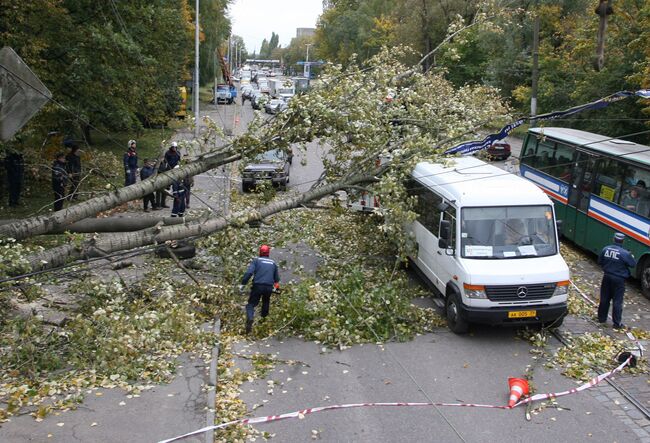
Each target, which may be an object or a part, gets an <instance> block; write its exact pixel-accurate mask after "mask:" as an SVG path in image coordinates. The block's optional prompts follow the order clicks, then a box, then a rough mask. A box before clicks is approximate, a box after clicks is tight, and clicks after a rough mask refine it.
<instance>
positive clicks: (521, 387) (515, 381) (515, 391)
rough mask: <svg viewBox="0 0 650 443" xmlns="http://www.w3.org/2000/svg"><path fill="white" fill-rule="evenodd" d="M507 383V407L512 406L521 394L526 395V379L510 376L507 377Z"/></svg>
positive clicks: (527, 389) (527, 390)
mask: <svg viewBox="0 0 650 443" xmlns="http://www.w3.org/2000/svg"><path fill="white" fill-rule="evenodd" d="M508 385H509V386H510V399H509V400H508V407H509V408H512V407H513V406H514V405H515V404H516V403H517V402H518V401H519V399H520V398H521V396H522V395H528V392H529V388H528V381H527V380H524V379H523V378H514V377H511V378H509V379H508Z"/></svg>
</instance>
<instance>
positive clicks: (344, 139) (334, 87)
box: [0, 48, 508, 270]
mask: <svg viewBox="0 0 650 443" xmlns="http://www.w3.org/2000/svg"><path fill="white" fill-rule="evenodd" d="M409 51H410V50H409V49H408V48H392V49H391V50H390V51H388V50H386V51H384V52H382V53H381V54H379V55H377V56H376V57H374V58H373V59H372V60H371V61H370V62H369V63H370V66H369V67H360V66H358V65H355V64H352V65H350V66H349V67H347V68H345V69H343V68H342V67H341V66H330V67H328V69H327V70H326V72H325V74H324V75H323V82H322V86H321V87H319V88H316V89H315V90H313V91H311V92H310V93H309V94H304V95H301V96H297V97H295V98H294V99H293V100H292V101H291V103H290V105H289V109H288V110H286V111H284V112H282V113H280V114H277V116H276V117H275V118H273V119H271V120H269V121H267V122H263V121H262V120H261V119H260V118H257V119H255V120H254V121H253V122H252V124H251V125H249V127H248V129H247V131H246V132H245V133H244V134H243V135H240V136H238V137H236V138H235V139H233V140H231V142H230V143H229V144H228V145H227V146H223V147H220V148H218V152H215V151H212V152H210V153H208V154H206V155H204V156H202V157H200V158H198V159H197V160H196V161H194V162H192V163H189V164H187V165H185V166H183V167H181V168H179V169H175V170H172V171H169V172H166V173H164V174H161V175H159V176H156V177H154V178H152V179H149V180H145V181H143V182H140V183H138V184H136V185H132V186H129V187H127V188H122V189H119V190H117V191H115V192H111V193H108V194H107V195H104V196H100V197H97V198H94V199H91V200H88V201H86V202H83V203H80V204H77V205H75V206H72V207H70V208H68V209H67V210H65V211H60V212H59V213H54V214H52V215H48V216H39V217H35V218H31V219H27V220H24V221H21V222H19V223H12V224H9V225H5V226H0V235H3V236H6V237H14V238H19V239H20V238H26V237H28V236H32V235H38V234H43V233H46V232H49V231H51V230H53V229H65V228H66V227H67V226H70V225H71V223H73V222H76V221H78V220H81V219H84V218H86V217H89V216H94V215H96V214H97V212H99V211H103V210H106V209H110V208H111V207H113V206H115V205H117V204H122V203H124V202H126V201H130V200H134V199H137V198H141V197H142V196H144V195H146V194H149V193H151V192H153V191H154V190H156V189H161V188H164V187H166V186H169V184H171V183H172V182H173V181H174V180H181V179H183V178H184V177H187V176H192V175H196V174H198V173H201V172H203V171H207V170H209V169H212V168H215V167H217V166H219V165H224V164H227V163H230V162H233V161H236V160H240V159H241V160H242V161H245V160H247V159H249V158H251V156H253V155H256V154H257V153H259V152H261V151H262V150H267V149H284V150H288V149H295V148H298V149H305V147H306V143H307V142H310V141H313V140H319V142H320V143H321V144H327V146H328V149H327V154H325V155H324V157H323V158H322V160H323V164H324V171H323V174H322V175H321V177H320V178H319V180H318V181H317V182H316V183H315V185H316V187H315V188H313V189H312V190H310V191H309V192H307V193H305V194H301V195H298V196H294V197H290V198H288V199H285V200H282V201H278V202H273V203H269V204H268V205H265V206H263V207H261V208H258V209H251V210H249V211H244V212H243V213H242V212H240V213H237V214H235V215H234V216H232V217H229V218H209V219H202V220H197V221H194V222H189V223H185V224H184V225H177V226H169V227H160V226H157V227H153V228H149V229H145V230H141V231H137V232H129V233H120V234H113V235H110V236H101V235H96V236H94V237H93V238H92V239H90V240H88V241H82V242H81V244H70V245H66V246H63V247H61V248H55V249H53V250H50V251H46V252H44V253H42V254H39V255H38V256H34V257H30V259H29V261H30V263H31V265H32V270H38V269H50V268H55V267H57V266H60V265H62V264H64V263H66V262H68V261H73V260H77V259H80V258H84V257H96V256H102V254H108V253H111V252H115V251H120V250H126V249H131V248H136V247H139V246H143V245H151V244H155V243H161V242H165V241H167V240H173V239H181V238H185V237H192V236H197V235H198V236H200V235H206V234H209V233H211V232H215V231H216V230H219V229H223V228H224V227H226V226H232V225H237V224H238V223H245V222H247V221H255V220H258V219H261V218H263V217H266V216H268V215H272V214H273V213H276V212H278V211H282V210H286V209H290V208H292V207H295V206H297V205H300V204H304V203H306V202H308V201H311V200H314V199H317V198H320V197H322V196H325V195H328V194H330V193H331V192H334V191H336V190H339V189H345V188H350V187H353V186H354V185H358V184H362V183H364V182H365V181H368V180H371V178H373V177H375V176H376V174H375V171H376V166H375V160H376V159H377V157H378V156H379V155H381V154H386V155H390V156H391V157H392V158H393V161H392V163H391V167H390V170H388V171H386V173H384V174H382V176H381V177H380V178H379V181H378V182H377V183H375V184H374V185H373V186H374V189H375V192H377V193H379V195H381V199H382V207H383V208H384V209H385V210H386V211H387V212H389V213H390V214H391V216H390V217H389V218H387V223H386V224H385V227H384V228H383V229H384V230H385V233H386V234H387V235H389V236H391V237H394V238H395V240H396V242H397V243H398V245H400V246H401V247H402V249H403V247H404V245H405V244H406V243H407V242H406V240H404V239H403V238H402V237H401V231H402V229H401V226H402V225H403V223H404V222H405V221H407V220H408V219H409V217H412V212H410V207H411V206H410V205H411V204H412V203H413V199H412V198H409V197H408V195H407V192H406V189H405V188H404V185H403V184H404V181H405V179H406V178H407V176H408V174H409V172H410V170H411V169H412V168H413V166H414V165H415V164H416V163H418V162H419V161H422V160H424V159H426V160H429V161H438V160H440V159H442V158H443V157H442V152H443V151H444V148H445V145H446V144H448V143H451V141H453V140H457V139H458V138H459V137H465V136H467V134H468V133H472V131H476V130H477V129H479V128H482V127H484V126H485V125H486V123H489V122H493V123H494V124H501V123H502V122H503V120H504V119H506V118H507V111H508V108H507V107H506V106H505V105H504V104H502V103H501V101H500V100H499V97H498V91H495V90H493V89H491V88H488V87H484V86H464V87H462V88H455V87H454V86H453V85H452V84H451V83H450V82H449V81H447V80H446V79H445V78H444V77H443V76H442V75H439V74H425V73H418V72H413V73H411V74H410V75H409V76H408V77H406V78H405V79H403V80H401V83H400V84H399V85H395V84H394V82H393V79H394V78H395V76H397V75H398V74H399V73H402V72H405V71H407V70H408V67H407V66H405V65H404V64H403V63H401V62H400V57H402V56H404V54H407V53H409ZM350 171H352V173H353V174H354V175H351V174H352V173H351V172H350ZM76 241H77V242H78V240H76Z"/></svg>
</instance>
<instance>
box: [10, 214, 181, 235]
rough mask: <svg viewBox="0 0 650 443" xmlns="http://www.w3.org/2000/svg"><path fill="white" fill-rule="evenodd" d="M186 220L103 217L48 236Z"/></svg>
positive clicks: (86, 220) (176, 218)
mask: <svg viewBox="0 0 650 443" xmlns="http://www.w3.org/2000/svg"><path fill="white" fill-rule="evenodd" d="M185 221H186V220H184V219H182V218H178V217H119V216H118V217H102V218H86V219H84V220H80V221H78V222H75V223H72V224H70V225H66V226H65V227H59V228H54V229H51V230H49V231H48V232H47V234H64V233H66V232H70V233H72V234H93V233H96V232H97V233H99V232H130V231H140V230H142V229H146V228H151V227H153V226H156V225H158V224H162V225H180V224H183V223H185ZM16 222H18V220H0V226H1V225H6V224H9V223H16Z"/></svg>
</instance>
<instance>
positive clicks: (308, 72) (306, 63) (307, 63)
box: [304, 43, 313, 87]
mask: <svg viewBox="0 0 650 443" xmlns="http://www.w3.org/2000/svg"><path fill="white" fill-rule="evenodd" d="M306 46H307V57H306V60H305V70H304V74H306V75H305V77H307V87H309V82H310V81H311V65H310V64H309V47H310V46H313V43H307V45H306Z"/></svg>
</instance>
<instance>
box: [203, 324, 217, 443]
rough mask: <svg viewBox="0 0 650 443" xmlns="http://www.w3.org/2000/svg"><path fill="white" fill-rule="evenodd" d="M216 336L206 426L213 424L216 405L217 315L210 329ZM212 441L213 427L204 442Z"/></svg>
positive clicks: (211, 362) (209, 442)
mask: <svg viewBox="0 0 650 443" xmlns="http://www.w3.org/2000/svg"><path fill="white" fill-rule="evenodd" d="M212 332H213V333H214V335H215V337H216V341H217V342H216V344H215V345H214V347H213V348H212V356H211V359H210V375H209V380H208V408H207V413H206V417H205V425H206V426H214V419H215V413H216V407H217V365H218V362H219V344H220V338H221V319H220V318H219V317H217V318H216V320H215V321H214V327H213V329H212ZM213 442H214V429H212V430H210V431H208V432H206V433H205V443H213Z"/></svg>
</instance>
